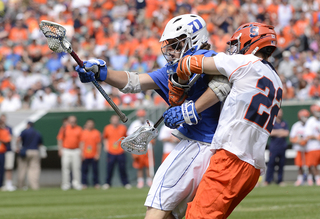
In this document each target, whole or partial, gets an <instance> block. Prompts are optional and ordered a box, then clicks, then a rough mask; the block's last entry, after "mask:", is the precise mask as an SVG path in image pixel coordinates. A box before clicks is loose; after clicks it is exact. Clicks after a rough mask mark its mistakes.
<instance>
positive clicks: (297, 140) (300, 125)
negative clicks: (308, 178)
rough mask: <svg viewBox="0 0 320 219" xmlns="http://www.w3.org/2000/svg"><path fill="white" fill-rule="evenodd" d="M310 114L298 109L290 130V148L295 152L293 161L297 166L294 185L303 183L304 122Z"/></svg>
mask: <svg viewBox="0 0 320 219" xmlns="http://www.w3.org/2000/svg"><path fill="white" fill-rule="evenodd" d="M309 116H310V113H309V111H308V110H306V109H302V110H299V112H298V119H299V121H297V122H295V123H294V124H293V125H292V128H291V131H290V135H289V137H290V142H291V143H292V148H293V149H294V150H295V151H296V152H297V155H296V157H295V159H294V163H295V165H296V166H298V167H299V172H298V177H297V181H296V182H295V183H294V185H295V186H301V185H302V184H303V174H304V173H303V167H304V166H305V165H306V153H305V152H306V147H305V146H306V144H307V142H308V140H307V136H306V122H307V120H308V118H309Z"/></svg>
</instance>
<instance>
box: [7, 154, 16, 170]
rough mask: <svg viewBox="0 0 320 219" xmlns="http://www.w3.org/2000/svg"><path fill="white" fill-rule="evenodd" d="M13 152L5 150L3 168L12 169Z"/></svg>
mask: <svg viewBox="0 0 320 219" xmlns="http://www.w3.org/2000/svg"><path fill="white" fill-rule="evenodd" d="M14 155H15V154H14V152H13V151H7V152H6V153H5V155H4V156H5V161H4V169H5V170H13V167H14Z"/></svg>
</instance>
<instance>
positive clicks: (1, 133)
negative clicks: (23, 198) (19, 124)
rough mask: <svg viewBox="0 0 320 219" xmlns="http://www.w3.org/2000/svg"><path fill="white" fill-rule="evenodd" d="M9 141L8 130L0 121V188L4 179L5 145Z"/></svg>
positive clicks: (0, 120)
mask: <svg viewBox="0 0 320 219" xmlns="http://www.w3.org/2000/svg"><path fill="white" fill-rule="evenodd" d="M10 141H11V135H10V132H9V130H8V129H7V128H6V124H5V123H4V121H3V120H2V119H0V188H1V187H2V182H3V177H4V161H5V153H6V151H7V148H6V144H8V143H9V142H10Z"/></svg>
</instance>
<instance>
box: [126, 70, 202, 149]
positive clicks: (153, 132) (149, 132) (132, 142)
mask: <svg viewBox="0 0 320 219" xmlns="http://www.w3.org/2000/svg"><path fill="white" fill-rule="evenodd" d="M200 77H201V75H200V74H196V75H195V76H194V77H193V78H192V79H191V80H190V82H189V86H188V88H186V91H185V92H187V91H188V90H189V89H190V88H191V87H192V85H193V84H194V83H195V82H196V81H197V80H198V79H199V78H200ZM171 107H172V106H169V108H168V109H170V108H171ZM168 109H167V110H168ZM163 120H164V118H163V116H161V117H160V118H159V119H158V121H157V122H156V123H155V124H154V126H152V125H150V123H149V121H148V120H147V124H145V125H143V126H141V127H140V128H139V129H138V130H137V131H135V132H134V133H133V134H132V135H129V136H127V137H126V138H124V139H123V140H122V142H121V147H122V149H123V150H125V151H127V152H129V153H132V154H137V155H141V154H145V153H147V150H148V144H149V142H150V141H151V140H152V139H154V138H155V137H156V136H157V135H158V129H157V128H158V126H159V125H160V124H161V122H162V121H163Z"/></svg>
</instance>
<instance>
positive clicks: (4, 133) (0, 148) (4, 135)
mask: <svg viewBox="0 0 320 219" xmlns="http://www.w3.org/2000/svg"><path fill="white" fill-rule="evenodd" d="M9 141H11V135H10V132H9V130H8V129H0V142H1V143H0V154H3V153H5V152H6V150H7V148H6V145H5V144H4V143H3V142H6V143H7V142H9Z"/></svg>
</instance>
